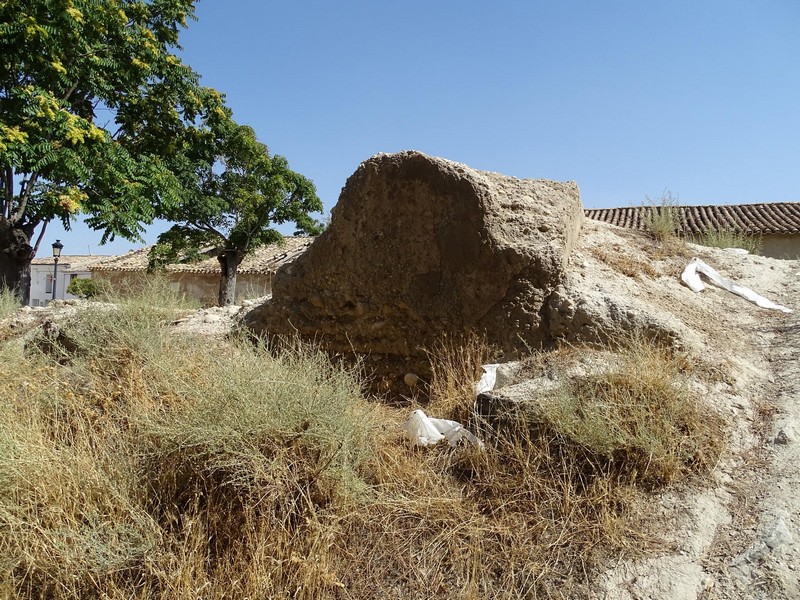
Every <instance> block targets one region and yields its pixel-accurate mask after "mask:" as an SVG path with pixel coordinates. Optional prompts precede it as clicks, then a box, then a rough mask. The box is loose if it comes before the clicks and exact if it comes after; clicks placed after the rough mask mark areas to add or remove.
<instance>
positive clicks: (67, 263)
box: [31, 254, 114, 272]
mask: <svg viewBox="0 0 800 600" xmlns="http://www.w3.org/2000/svg"><path fill="white" fill-rule="evenodd" d="M109 258H114V257H113V256H109V255H105V254H100V255H97V254H62V255H61V257H60V258H59V259H58V267H59V268H60V269H64V270H67V271H76V272H77V271H88V270H90V268H91V266H92V265H94V264H97V263H99V262H101V261H104V260H107V259H109ZM54 262H55V261H54V260H53V257H52V256H40V257H37V258H34V259H33V260H32V261H31V264H32V265H49V266H52V265H53V263H54Z"/></svg>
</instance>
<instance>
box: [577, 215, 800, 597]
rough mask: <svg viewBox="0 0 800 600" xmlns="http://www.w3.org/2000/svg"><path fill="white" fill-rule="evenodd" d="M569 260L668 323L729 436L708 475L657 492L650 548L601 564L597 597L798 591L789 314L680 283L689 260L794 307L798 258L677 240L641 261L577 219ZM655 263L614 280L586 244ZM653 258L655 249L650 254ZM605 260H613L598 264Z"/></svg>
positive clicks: (797, 388) (617, 233) (793, 332)
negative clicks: (683, 245)
mask: <svg viewBox="0 0 800 600" xmlns="http://www.w3.org/2000/svg"><path fill="white" fill-rule="evenodd" d="M586 229H587V231H586V235H585V236H584V239H583V243H582V247H581V248H580V249H579V253H578V257H577V258H576V260H577V261H578V262H580V261H581V260H582V261H584V263H583V267H584V268H583V271H584V273H583V274H582V275H579V276H580V277H582V279H583V286H584V288H585V289H587V290H592V289H595V288H597V287H598V286H599V287H601V288H604V289H603V293H604V294H605V295H606V297H607V298H608V297H610V298H615V299H616V300H618V301H620V302H622V303H625V302H629V301H630V300H631V299H641V300H642V301H643V302H644V303H645V304H646V305H649V306H650V307H653V308H654V309H656V311H657V313H658V315H657V316H658V318H659V319H664V318H665V317H666V320H665V321H663V322H666V323H668V324H670V326H674V327H675V329H676V330H677V331H679V332H680V333H681V336H682V337H683V339H684V340H685V342H686V347H687V349H689V350H690V353H691V354H693V355H695V356H696V357H697V358H698V359H699V360H700V361H703V362H704V363H705V364H706V365H708V366H709V367H710V368H718V369H719V372H720V373H721V374H722V377H720V378H719V379H720V381H716V382H714V381H712V382H706V383H704V384H703V385H698V401H703V400H706V401H709V402H711V403H712V404H713V405H714V406H715V407H716V409H717V410H718V411H720V413H721V414H723V415H724V416H726V417H727V422H728V424H729V427H730V431H729V436H730V437H729V443H728V447H727V450H726V452H725V453H724V455H723V457H722V459H721V461H720V464H719V465H718V467H717V469H716V470H715V471H714V473H713V474H712V476H711V478H710V480H709V481H705V482H700V484H699V487H698V488H693V489H692V490H682V491H680V490H676V491H670V492H667V493H664V494H662V495H661V496H659V497H658V498H657V499H656V502H655V503H654V506H653V515H654V517H653V518H654V519H657V521H656V522H657V523H659V524H660V525H661V524H663V526H662V528H661V537H662V539H661V542H663V545H662V547H665V548H668V550H664V551H662V552H661V553H657V554H656V555H654V556H650V557H649V558H647V559H644V560H638V561H626V562H620V563H618V564H615V565H613V567H611V568H609V569H608V570H607V571H606V572H605V573H603V574H602V576H601V577H600V579H599V581H598V582H597V586H596V588H595V589H596V591H595V595H596V597H597V598H605V599H614V600H623V599H626V600H627V599H644V598H648V599H654V600H655V599H660V598H670V599H684V598H685V599H690V598H691V599H695V598H702V599H709V600H710V599H725V600H728V599H730V600H732V599H740V598H742V599H743V598H748V599H749V598H753V599H755V598H759V599H761V598H763V599H767V598H769V599H779V598H786V599H788V598H800V585H799V584H798V581H800V533H799V532H798V526H799V525H800V485H799V484H800V402H799V401H800V365H798V354H799V353H800V350H799V349H800V312H797V311H795V312H793V313H791V314H784V313H782V312H779V311H774V310H766V309H763V308H759V307H758V306H756V305H755V304H752V303H749V302H747V301H746V300H744V299H743V298H741V297H739V296H737V295H734V294H732V293H730V292H728V291H726V290H723V289H721V288H718V287H714V286H709V287H708V288H707V289H706V290H704V291H703V292H701V293H694V292H692V291H690V290H689V289H688V288H687V287H686V286H684V285H683V284H682V283H681V281H680V277H679V275H680V272H681V270H682V268H683V267H684V266H685V265H686V263H688V260H689V259H690V258H691V256H693V255H694V256H698V257H699V258H701V259H702V260H703V261H705V262H706V263H708V264H709V265H711V266H712V267H714V268H716V269H717V270H718V271H719V272H720V274H721V275H723V276H725V277H727V278H730V279H734V280H736V281H737V283H740V284H742V285H745V286H747V287H749V288H751V289H752V290H754V291H756V292H757V293H759V294H761V295H763V296H766V297H767V298H769V299H770V300H773V301H775V302H777V303H779V304H783V305H786V306H788V307H790V308H797V309H800V261H789V260H777V259H769V258H764V257H760V256H752V255H741V254H735V253H732V252H730V251H722V250H717V249H707V248H702V247H696V246H691V245H690V246H689V248H688V254H689V255H688V256H680V257H676V256H670V257H668V258H663V259H661V260H653V259H652V258H650V256H651V255H652V248H650V249H648V243H649V242H647V241H646V240H644V239H642V238H641V237H638V236H635V235H632V234H631V233H630V232H627V231H623V230H620V229H617V228H611V227H605V226H602V227H598V226H595V225H593V224H592V225H589V226H588V227H587V228H586ZM615 246H616V247H617V248H618V249H619V254H620V255H621V256H627V257H634V259H636V258H639V259H641V260H642V261H643V262H647V263H648V264H650V265H652V266H653V267H655V269H656V271H657V273H658V274H657V275H656V276H655V277H648V276H641V277H626V278H620V277H618V276H615V275H614V274H613V273H612V272H611V271H613V268H611V267H609V265H608V264H605V265H604V264H600V263H602V262H603V261H602V260H600V261H597V260H595V259H596V254H593V253H592V248H598V247H602V248H604V249H606V250H608V249H609V248H612V249H613V248H614V247H615ZM656 254H658V253H657V252H656ZM607 262H614V260H613V259H612V260H610V261H607Z"/></svg>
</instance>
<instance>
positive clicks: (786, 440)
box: [773, 429, 791, 446]
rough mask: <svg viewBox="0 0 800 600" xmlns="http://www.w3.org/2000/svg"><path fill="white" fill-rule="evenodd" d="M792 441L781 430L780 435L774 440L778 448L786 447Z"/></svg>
mask: <svg viewBox="0 0 800 600" xmlns="http://www.w3.org/2000/svg"><path fill="white" fill-rule="evenodd" d="M790 441H791V440H790V439H789V436H788V435H786V432H785V431H784V430H783V429H781V430H780V431H779V432H778V435H776V436H775V439H774V440H773V443H774V444H776V445H777V446H785V445H786V444H788V443H789V442H790Z"/></svg>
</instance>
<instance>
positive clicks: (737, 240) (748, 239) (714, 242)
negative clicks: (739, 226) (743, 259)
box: [691, 229, 762, 254]
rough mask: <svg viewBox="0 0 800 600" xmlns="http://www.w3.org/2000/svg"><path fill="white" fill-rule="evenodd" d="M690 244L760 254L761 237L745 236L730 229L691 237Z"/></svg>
mask: <svg viewBox="0 0 800 600" xmlns="http://www.w3.org/2000/svg"><path fill="white" fill-rule="evenodd" d="M691 241H692V242H694V243H695V244H699V245H701V246H711V247H712V248H744V249H745V250H747V251H748V252H749V253H750V254H758V253H759V252H761V244H762V241H761V236H752V235H745V234H743V233H738V232H736V231H733V230H730V229H723V230H720V231H707V232H706V233H704V234H703V235H701V236H696V237H693V238H692V240H691Z"/></svg>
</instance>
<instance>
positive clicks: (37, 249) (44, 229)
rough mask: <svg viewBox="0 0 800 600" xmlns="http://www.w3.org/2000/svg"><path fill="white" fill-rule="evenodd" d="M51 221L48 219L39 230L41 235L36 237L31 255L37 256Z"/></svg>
mask: <svg viewBox="0 0 800 600" xmlns="http://www.w3.org/2000/svg"><path fill="white" fill-rule="evenodd" d="M49 222H50V220H49V219H48V220H47V221H45V222H44V225H42V230H41V231H40V232H39V237H37V238H36V244H34V246H33V252H31V256H32V257H33V256H36V253H37V252H39V245H40V244H41V243H42V238H43V237H44V232H45V231H47V224H48V223H49Z"/></svg>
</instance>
